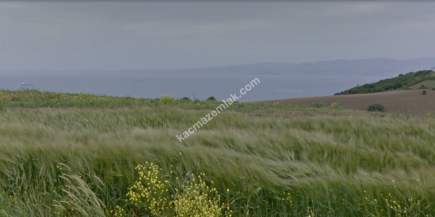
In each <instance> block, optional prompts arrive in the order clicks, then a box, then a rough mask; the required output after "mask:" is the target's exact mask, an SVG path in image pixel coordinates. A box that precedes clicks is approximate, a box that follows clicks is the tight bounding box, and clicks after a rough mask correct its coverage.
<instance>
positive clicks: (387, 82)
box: [335, 70, 435, 95]
mask: <svg viewBox="0 0 435 217" xmlns="http://www.w3.org/2000/svg"><path fill="white" fill-rule="evenodd" d="M433 88H435V71H432V70H424V71H418V72H410V73H406V74H400V75H398V76H396V77H394V78H389V79H384V80H380V81H378V82H375V83H369V84H364V85H360V86H356V87H354V88H351V89H348V90H345V91H342V92H339V93H336V94H335V95H346V94H362V93H378V92H384V91H391V90H409V89H433Z"/></svg>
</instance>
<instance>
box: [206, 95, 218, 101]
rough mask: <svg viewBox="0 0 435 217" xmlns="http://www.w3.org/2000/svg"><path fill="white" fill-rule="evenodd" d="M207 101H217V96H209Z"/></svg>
mask: <svg viewBox="0 0 435 217" xmlns="http://www.w3.org/2000/svg"><path fill="white" fill-rule="evenodd" d="M207 101H216V97H214V96H210V97H208V98H207Z"/></svg>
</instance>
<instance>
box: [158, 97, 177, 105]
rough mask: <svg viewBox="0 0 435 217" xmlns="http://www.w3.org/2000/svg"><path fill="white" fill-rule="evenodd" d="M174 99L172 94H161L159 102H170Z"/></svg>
mask: <svg viewBox="0 0 435 217" xmlns="http://www.w3.org/2000/svg"><path fill="white" fill-rule="evenodd" d="M174 101H175V99H174V97H172V96H161V97H160V102H161V103H163V104H171V103H173V102H174Z"/></svg>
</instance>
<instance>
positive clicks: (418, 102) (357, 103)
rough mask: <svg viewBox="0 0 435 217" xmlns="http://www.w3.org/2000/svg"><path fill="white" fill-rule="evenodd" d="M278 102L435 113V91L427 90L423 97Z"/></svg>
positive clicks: (394, 94)
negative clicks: (373, 107) (374, 105)
mask: <svg viewBox="0 0 435 217" xmlns="http://www.w3.org/2000/svg"><path fill="white" fill-rule="evenodd" d="M278 102H279V103H294V104H301V105H315V104H321V105H326V106H329V105H331V104H333V103H337V104H338V105H339V106H342V107H344V108H349V109H357V110H367V107H368V106H369V105H371V104H381V105H383V106H384V107H385V110H386V112H396V113H412V114H427V113H435V91H432V90H427V94H426V95H423V94H422V91H421V90H400V91H388V92H382V93H373V94H354V95H340V96H322V97H306V98H293V99H286V100H279V101H278Z"/></svg>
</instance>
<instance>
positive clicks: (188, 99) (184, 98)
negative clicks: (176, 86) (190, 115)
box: [181, 96, 192, 101]
mask: <svg viewBox="0 0 435 217" xmlns="http://www.w3.org/2000/svg"><path fill="white" fill-rule="evenodd" d="M181 101H192V100H191V99H190V98H189V97H187V96H185V97H183V98H181Z"/></svg>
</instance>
